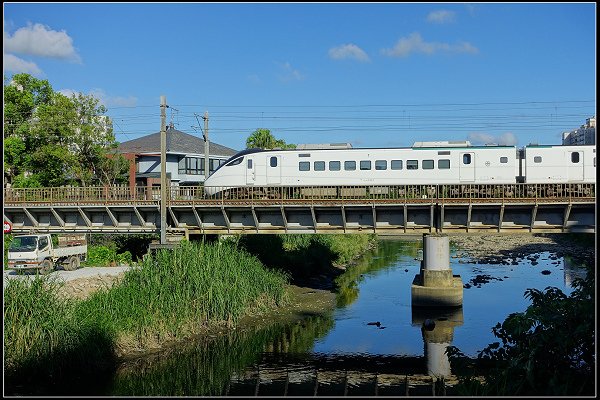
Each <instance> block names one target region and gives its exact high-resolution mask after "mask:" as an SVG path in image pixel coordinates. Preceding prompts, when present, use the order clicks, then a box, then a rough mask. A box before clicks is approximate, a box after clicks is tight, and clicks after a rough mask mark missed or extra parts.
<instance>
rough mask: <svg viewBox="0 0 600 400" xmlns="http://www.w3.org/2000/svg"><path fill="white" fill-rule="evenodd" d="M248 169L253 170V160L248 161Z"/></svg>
mask: <svg viewBox="0 0 600 400" xmlns="http://www.w3.org/2000/svg"><path fill="white" fill-rule="evenodd" d="M248 169H252V160H248Z"/></svg>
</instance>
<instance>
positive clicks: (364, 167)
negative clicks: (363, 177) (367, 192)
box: [360, 160, 371, 171]
mask: <svg viewBox="0 0 600 400" xmlns="http://www.w3.org/2000/svg"><path fill="white" fill-rule="evenodd" d="M370 169H371V161H369V160H362V161H361V162H360V170H361V171H367V170H370Z"/></svg>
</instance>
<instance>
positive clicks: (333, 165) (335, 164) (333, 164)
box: [329, 161, 342, 171]
mask: <svg viewBox="0 0 600 400" xmlns="http://www.w3.org/2000/svg"><path fill="white" fill-rule="evenodd" d="M341 168H342V163H341V162H339V161H329V170H330V171H339V170H340V169H341Z"/></svg>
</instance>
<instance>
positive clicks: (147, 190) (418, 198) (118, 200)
mask: <svg viewBox="0 0 600 400" xmlns="http://www.w3.org/2000/svg"><path fill="white" fill-rule="evenodd" d="M215 192H216V193H215ZM167 193H168V195H169V203H171V204H186V203H202V204H215V205H216V204H231V205H235V204H240V205H247V204H277V203H286V204H313V203H315V202H319V203H336V204H337V203H340V202H341V203H343V204H351V203H365V202H366V203H369V202H373V203H398V202H411V203H439V202H441V203H444V202H448V203H452V202H464V201H477V202H505V201H511V202H519V201H536V202H553V201H562V202H564V201H569V202H570V201H595V197H596V192H595V184H589V183H586V184H580V183H577V184H510V185H497V184H489V185H475V184H458V185H387V186H384V185H377V186H373V185H371V186H366V185H365V186H270V187H269V186H251V187H233V188H232V187H226V188H225V187H223V188H210V193H215V194H210V195H209V194H208V193H207V191H206V190H205V188H204V187H203V186H172V187H170V188H169V190H168V191H167ZM159 201H160V187H152V186H136V187H133V188H131V187H130V186H103V187H53V188H4V204H34V205H35V204H38V205H39V204H54V205H77V204H106V205H110V204H132V205H136V204H139V205H143V204H149V205H156V204H158V203H159Z"/></svg>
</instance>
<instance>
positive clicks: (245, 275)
mask: <svg viewBox="0 0 600 400" xmlns="http://www.w3.org/2000/svg"><path fill="white" fill-rule="evenodd" d="M285 284H286V277H285V276H284V275H283V274H282V273H280V272H277V271H271V270H268V269H266V268H265V267H264V266H263V265H262V264H261V263H260V261H259V260H258V259H256V257H254V256H252V255H250V254H248V253H247V252H244V251H242V250H240V249H237V248H235V247H234V246H230V245H227V244H203V243H189V242H183V243H182V244H181V245H180V246H179V247H178V248H177V249H175V250H174V251H171V252H168V251H165V250H163V251H159V252H157V253H156V254H154V255H152V256H148V257H146V258H145V259H144V260H143V261H142V262H141V263H140V266H139V268H135V269H133V270H130V271H128V272H127V273H126V274H125V276H124V278H123V280H122V281H121V282H120V283H119V284H118V285H117V286H114V287H113V288H111V289H107V290H100V291H98V292H96V293H95V294H93V295H92V296H90V297H89V298H88V299H86V300H83V301H73V300H68V299H64V298H61V296H59V294H58V289H59V286H60V283H59V282H57V281H56V280H54V279H53V278H52V277H36V278H35V279H33V280H32V281H26V280H16V279H15V280H10V281H9V282H8V284H7V286H6V287H5V294H4V296H5V297H4V333H5V334H4V346H5V347H4V348H5V372H6V376H7V379H10V378H11V377H13V378H14V377H16V376H21V377H24V376H28V377H30V378H31V379H35V376H36V374H43V375H45V376H52V375H56V376H60V375H64V374H68V371H69V370H73V369H77V368H79V369H85V368H86V367H88V366H93V367H94V368H97V367H98V363H102V362H106V364H107V365H109V364H110V363H111V361H113V360H114V357H115V355H116V353H117V351H118V349H120V348H131V347H138V348H148V347H151V346H153V345H155V344H159V343H161V342H164V341H165V340H169V339H176V338H179V337H184V336H186V335H189V334H192V333H195V332H198V331H199V330H202V329H203V328H205V327H206V326H208V325H210V324H216V323H219V322H227V323H232V322H235V321H236V320H237V319H238V318H240V317H241V316H242V315H243V314H244V313H245V312H248V311H249V310H252V309H254V308H261V307H267V306H270V305H274V304H281V303H282V302H284V301H285V298H284V297H285ZM42 371H43V372H42Z"/></svg>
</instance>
